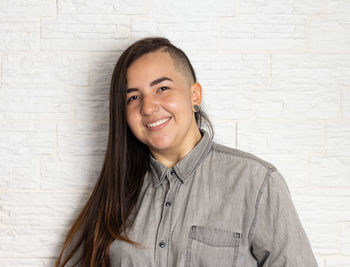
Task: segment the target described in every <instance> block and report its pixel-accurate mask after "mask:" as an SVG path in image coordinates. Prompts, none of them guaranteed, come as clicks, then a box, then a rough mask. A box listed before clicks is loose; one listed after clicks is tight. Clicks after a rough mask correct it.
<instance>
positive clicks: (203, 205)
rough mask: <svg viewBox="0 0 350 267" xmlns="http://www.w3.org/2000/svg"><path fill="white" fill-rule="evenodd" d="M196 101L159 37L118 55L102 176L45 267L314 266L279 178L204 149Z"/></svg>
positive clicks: (214, 147)
mask: <svg viewBox="0 0 350 267" xmlns="http://www.w3.org/2000/svg"><path fill="white" fill-rule="evenodd" d="M201 101H202V88H201V85H200V84H199V83H198V82H197V80H196V75H195V72H194V70H193V67H192V65H191V63H190V61H189V60H188V58H187V56H186V55H185V54H184V52H183V51H182V50H181V49H178V48H176V47H175V46H174V45H172V44H171V43H170V42H169V41H168V40H167V39H165V38H144V39H142V40H139V41H137V42H135V43H134V44H132V45H131V46H130V47H129V48H127V49H126V50H125V51H124V53H123V54H122V55H121V56H120V58H119V60H118V62H117V64H116V67H115V70H114V73H113V77H112V85H111V91H110V106H109V107H110V110H109V111H110V129H109V139H108V145H107V151H106V157H105V161H104V164H103V168H102V171H101V174H100V177H99V179H98V181H97V184H96V186H95V188H94V190H93V192H92V194H91V196H90V198H89V200H88V201H87V203H86V205H85V207H84V209H83V210H82V212H81V213H80V215H79V216H78V218H77V219H76V221H75V223H74V224H73V226H72V228H71V230H70V232H69V233H68V236H67V239H66V241H65V243H64V246H63V249H62V252H61V254H60V257H59V258H58V259H57V262H56V266H64V265H65V264H66V263H67V262H69V266H72V265H73V264H74V263H75V262H77V263H79V266H118V267H119V266H122V267H126V266H128V267H136V266H185V267H186V266H211V267H216V266H245V267H249V266H293V267H294V266H298V267H300V266H305V267H306V266H307V267H312V266H317V263H316V260H315V257H314V255H313V253H312V249H311V246H310V242H309V240H308V238H307V236H306V233H305V231H304V229H303V227H302V225H301V223H300V220H299V217H298V215H297V212H296V210H295V208H294V206H293V203H292V200H291V197H290V193H289V189H288V187H287V184H286V183H285V181H284V179H283V177H282V176H281V174H280V172H279V171H278V170H277V169H276V168H275V166H274V165H273V164H271V163H269V162H267V161H264V160H263V159H261V158H259V157H257V156H255V155H252V154H250V153H247V152H244V151H241V150H238V149H233V148H230V147H227V146H223V145H220V144H217V143H215V142H214V141H213V129H212V125H211V123H210V121H209V119H208V117H207V115H206V114H205V112H203V110H202V109H201V108H200V106H201ZM202 122H206V123H207V125H208V126H209V130H210V135H209V133H208V132H207V131H206V130H204V129H203V128H202Z"/></svg>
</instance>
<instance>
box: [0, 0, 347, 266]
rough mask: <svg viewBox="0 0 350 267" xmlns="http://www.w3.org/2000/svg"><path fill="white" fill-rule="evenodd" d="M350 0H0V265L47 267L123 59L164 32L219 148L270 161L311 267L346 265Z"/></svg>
mask: <svg viewBox="0 0 350 267" xmlns="http://www.w3.org/2000/svg"><path fill="white" fill-rule="evenodd" d="M349 14H350V1H349V0H309V1H304V0H285V1H280V0H217V1H210V0H205V1H199V0H197V1H188V0H178V1H170V0H165V1H161V0H104V1H102V0H84V1H77V0H56V1H55V0H45V1H44V0H31V1H27V0H16V1H1V2H0V67H1V68H0V266H5V267H8V266H52V265H53V261H54V258H55V256H56V255H57V253H58V251H59V248H60V246H61V244H62V242H63V240H62V233H64V232H65V231H66V230H67V229H68V227H69V225H70V223H71V222H72V220H73V217H74V216H76V214H77V212H78V211H79V210H80V209H81V207H82V205H83V203H84V201H85V200H86V198H87V195H88V193H89V192H90V191H91V189H92V187H93V185H94V183H95V182H96V179H97V176H98V174H99V172H100V170H101V165H102V161H103V156H104V151H105V146H106V142H107V134H108V96H109V83H110V79H111V74H112V71H113V67H114V65H115V63H116V61H117V59H118V56H119V55H120V53H121V51H122V50H123V49H125V48H126V47H127V45H129V44H131V43H132V42H133V41H135V40H136V39H138V38H141V37H144V36H149V35H163V36H166V37H168V38H169V39H170V40H171V41H173V42H174V43H175V44H176V45H178V46H179V47H181V48H182V49H184V50H185V51H186V52H187V54H188V55H189V57H190V59H191V60H192V62H193V65H194V67H195V70H196V72H197V75H198V79H199V81H200V82H201V84H202V86H203V94H204V97H203V106H204V108H205V109H206V110H207V111H208V113H209V115H210V118H211V119H212V121H213V124H214V127H215V130H216V137H215V140H216V141H218V142H220V143H223V144H226V145H229V146H232V147H236V148H239V149H242V150H246V151H249V152H252V153H254V154H256V155H258V156H261V157H262V158H264V159H266V160H269V161H271V162H272V163H273V164H275V165H276V166H277V167H278V168H279V169H280V171H281V173H282V174H283V175H284V177H285V179H286V180H287V182H288V185H289V187H290V191H291V193H292V197H293V200H294V202H295V205H296V208H297V210H298V212H299V215H300V218H301V220H302V224H303V225H304V227H305V229H306V232H307V233H308V236H309V238H310V241H311V243H312V247H313V250H314V252H315V254H316V256H317V260H318V262H319V265H320V267H345V266H350V16H349Z"/></svg>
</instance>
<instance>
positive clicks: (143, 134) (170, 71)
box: [125, 52, 201, 153]
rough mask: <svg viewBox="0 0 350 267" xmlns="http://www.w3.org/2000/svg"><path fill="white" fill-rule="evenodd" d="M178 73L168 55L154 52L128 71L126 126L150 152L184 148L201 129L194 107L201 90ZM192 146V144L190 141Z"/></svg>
mask: <svg viewBox="0 0 350 267" xmlns="http://www.w3.org/2000/svg"><path fill="white" fill-rule="evenodd" d="M199 88H200V85H199V84H198V83H194V84H192V85H191V84H190V82H189V81H188V80H186V78H185V76H184V75H183V74H182V73H181V72H179V71H177V70H175V67H174V65H173V60H172V58H171V56H170V55H169V54H168V53H167V52H151V53H148V54H145V55H143V56H141V57H140V58H138V59H137V60H135V61H134V62H133V63H132V64H131V65H130V66H129V68H128V70H127V95H126V100H125V101H126V114H127V115H126V116H127V123H128V125H129V127H130V129H131V131H132V132H133V134H134V135H135V137H136V138H137V139H139V140H140V141H141V142H142V143H144V144H146V145H147V146H148V147H149V148H150V150H151V151H155V152H158V153H159V152H174V151H176V150H177V149H183V147H181V146H183V145H184V143H186V142H184V140H189V138H193V135H194V132H195V130H196V129H197V130H198V127H197V125H196V122H195V117H194V113H193V111H192V106H193V105H194V104H197V105H200V101H201V88H200V89H199ZM187 143H189V142H187Z"/></svg>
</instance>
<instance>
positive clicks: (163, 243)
mask: <svg viewBox="0 0 350 267" xmlns="http://www.w3.org/2000/svg"><path fill="white" fill-rule="evenodd" d="M174 175H175V171H174V170H173V169H171V170H170V171H168V173H167V174H166V176H165V178H166V179H167V180H168V187H167V191H166V192H165V198H164V202H163V212H162V217H161V221H160V224H159V231H158V238H157V239H158V245H157V246H158V248H159V249H158V250H156V253H157V256H156V258H157V263H158V264H159V266H167V262H168V256H169V252H168V250H169V249H170V248H169V246H168V245H167V240H168V239H169V238H170V232H171V227H172V224H173V222H172V212H173V209H172V206H173V205H172V203H173V201H174V199H175V194H176V192H177V187H178V185H177V182H178V181H176V179H171V178H172V177H173V176H174ZM165 248H167V249H166V250H164V249H165ZM158 264H157V266H158Z"/></svg>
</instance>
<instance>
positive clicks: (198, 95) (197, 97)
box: [191, 82, 202, 107]
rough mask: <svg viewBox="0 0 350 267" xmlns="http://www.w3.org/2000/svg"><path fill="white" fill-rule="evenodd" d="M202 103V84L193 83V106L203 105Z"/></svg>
mask: <svg viewBox="0 0 350 267" xmlns="http://www.w3.org/2000/svg"><path fill="white" fill-rule="evenodd" d="M201 103H202V86H201V85H200V83H198V82H195V83H193V84H192V85H191V104H192V106H194V105H198V106H199V107H200V106H201Z"/></svg>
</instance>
